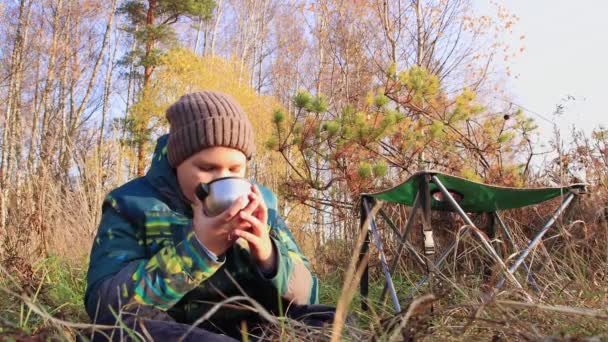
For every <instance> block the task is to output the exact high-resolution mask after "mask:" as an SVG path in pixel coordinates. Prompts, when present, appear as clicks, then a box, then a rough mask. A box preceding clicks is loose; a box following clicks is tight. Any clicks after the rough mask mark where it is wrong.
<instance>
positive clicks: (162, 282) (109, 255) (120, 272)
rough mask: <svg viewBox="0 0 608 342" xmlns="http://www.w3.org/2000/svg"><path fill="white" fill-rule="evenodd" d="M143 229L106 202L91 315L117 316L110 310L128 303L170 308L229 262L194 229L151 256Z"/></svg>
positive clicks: (95, 250) (91, 274) (92, 277)
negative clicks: (212, 253) (211, 250)
mask: <svg viewBox="0 0 608 342" xmlns="http://www.w3.org/2000/svg"><path fill="white" fill-rule="evenodd" d="M142 231H143V229H137V227H135V226H134V225H133V224H131V223H130V222H129V220H127V219H125V218H123V217H122V216H121V215H120V214H119V212H118V211H117V208H115V206H113V205H112V200H111V199H108V200H106V201H105V202H104V207H103V214H102V218H101V223H100V225H99V229H98V231H97V236H96V238H95V241H94V242H93V247H92V250H91V258H90V263H89V270H88V273H87V290H86V293H85V306H86V309H87V313H88V314H89V316H90V317H91V319H93V320H97V321H100V320H101V319H102V318H106V319H107V318H108V317H112V316H111V315H112V313H111V311H110V308H111V309H112V310H114V312H116V313H117V312H119V310H118V309H125V305H128V306H130V305H133V306H139V305H145V306H151V307H154V308H157V309H160V310H161V311H165V310H167V309H169V308H171V307H172V306H173V305H174V304H176V303H177V302H178V301H179V300H180V299H181V298H182V297H183V296H184V295H185V294H186V293H188V292H189V291H190V290H192V289H193V288H195V287H196V286H198V285H199V284H200V283H201V282H203V281H205V280H206V279H208V278H209V277H211V276H212V275H213V274H214V273H215V272H216V271H217V270H218V269H219V268H220V267H221V266H222V264H223V262H224V260H223V259H220V260H217V259H214V258H213V257H212V256H210V255H209V254H207V253H206V252H205V250H204V247H203V246H202V245H200V243H199V242H198V240H197V239H196V236H195V235H194V232H193V231H192V230H190V232H189V233H188V234H187V235H186V237H185V239H184V240H182V241H180V242H179V243H177V244H169V245H167V246H165V247H163V248H161V249H160V250H159V251H158V253H156V254H155V255H151V256H148V258H147V257H146V252H145V246H144V243H143V238H144V237H143V232H142ZM104 320H105V319H104Z"/></svg>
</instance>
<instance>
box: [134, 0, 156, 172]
mask: <svg viewBox="0 0 608 342" xmlns="http://www.w3.org/2000/svg"><path fill="white" fill-rule="evenodd" d="M155 11H156V0H148V13H147V16H146V29H147V30H148V31H147V32H148V37H147V39H146V54H145V60H149V57H150V54H151V53H152V49H154V41H155V37H154V35H153V34H152V32H151V28H152V26H153V25H154V15H155ZM153 71H154V68H153V66H152V65H150V64H149V63H148V64H146V65H145V66H144V84H143V93H142V96H143V98H144V99H145V98H146V97H147V95H148V94H147V93H148V83H149V81H150V78H151V77H152V72H153ZM141 119H142V120H141V122H139V123H138V124H139V129H138V131H139V132H137V133H138V134H137V135H138V137H137V139H138V143H139V144H138V146H137V175H138V176H143V175H144V172H145V169H146V164H145V162H146V144H147V140H148V137H147V132H146V130H147V129H148V120H147V119H144V118H141Z"/></svg>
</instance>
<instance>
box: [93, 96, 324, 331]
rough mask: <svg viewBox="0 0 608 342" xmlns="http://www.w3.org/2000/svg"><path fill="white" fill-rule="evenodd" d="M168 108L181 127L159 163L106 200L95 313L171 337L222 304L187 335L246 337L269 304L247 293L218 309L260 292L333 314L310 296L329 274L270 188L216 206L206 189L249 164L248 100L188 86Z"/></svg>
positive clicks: (96, 253) (278, 303) (163, 146)
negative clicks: (205, 202)
mask: <svg viewBox="0 0 608 342" xmlns="http://www.w3.org/2000/svg"><path fill="white" fill-rule="evenodd" d="M167 119H168V121H169V124H170V130H169V134H168V135H165V136H163V137H161V138H160V139H159V140H158V143H157V146H156V149H155V152H154V156H153V161H152V165H151V167H150V169H149V171H148V172H147V174H146V175H145V176H144V177H140V178H137V179H134V180H132V181H130V182H128V183H126V184H124V185H123V186H121V187H119V188H117V189H115V190H113V191H112V192H110V194H109V195H108V196H107V197H106V199H105V201H104V203H103V214H102V218H101V222H100V225H99V230H98V232H97V237H96V238H95V241H94V243H93V247H92V251H91V258H90V264H89V271H88V275H87V290H86V294H85V306H86V309H87V312H88V314H89V316H90V317H91V319H92V320H94V321H95V322H97V323H102V324H114V323H115V321H116V318H117V317H118V315H121V316H120V319H121V320H122V321H123V322H126V323H127V324H129V325H130V328H134V329H135V331H137V332H141V333H142V334H144V335H145V334H148V335H150V337H152V338H154V339H162V340H167V339H168V340H171V339H177V338H179V337H181V336H182V335H184V333H186V331H188V330H189V329H190V328H191V326H190V325H191V324H193V323H194V322H196V321H197V319H200V318H201V317H203V316H205V315H206V314H210V316H211V317H210V318H209V319H206V320H204V321H203V322H202V324H199V325H198V326H197V327H196V328H193V329H190V332H189V334H188V335H187V338H192V339H197V338H198V339H200V338H203V339H206V340H224V339H229V337H228V336H231V337H234V338H240V336H241V330H240V329H241V327H242V326H243V323H242V322H243V321H244V322H245V323H246V325H247V327H248V329H251V328H252V327H254V326H257V325H259V324H260V323H262V319H261V318H260V316H259V315H258V314H257V313H255V312H253V310H251V309H249V310H247V309H244V308H243V306H242V305H235V304H239V303H238V302H232V303H231V305H224V306H222V307H221V308H220V309H219V310H218V311H217V312H215V313H214V314H211V313H210V310H211V309H212V308H213V307H214V306H215V305H216V304H217V303H219V302H221V301H223V300H224V299H227V298H230V297H234V296H248V297H250V298H252V299H254V300H255V301H257V302H258V303H260V304H261V305H262V306H263V307H264V308H265V309H266V310H268V311H269V312H271V313H273V314H275V315H278V314H281V312H287V314H288V315H289V313H290V312H291V313H296V315H297V316H302V315H306V316H309V314H310V313H313V315H312V319H311V320H309V321H308V322H307V323H309V324H314V325H317V324H318V325H320V324H322V322H323V321H329V320H331V319H332V317H333V309H332V308H328V307H324V308H322V310H321V311H327V312H326V314H318V313H317V314H316V315H315V314H314V311H319V310H318V307H316V306H310V305H309V304H316V303H317V301H318V285H317V278H316V277H315V276H314V275H313V274H312V272H311V271H310V265H309V262H308V260H307V259H306V257H304V256H303V255H302V254H301V253H300V251H299V249H298V247H297V246H296V244H295V241H294V239H293V237H292V235H291V233H290V232H289V230H288V229H287V227H286V226H285V223H284V222H283V220H282V219H281V217H280V216H279V215H278V213H277V207H276V197H275V196H274V194H273V193H272V192H271V191H270V190H269V189H267V188H265V187H263V186H259V185H252V189H251V193H250V194H249V195H248V196H247V197H248V198H245V196H242V197H241V198H239V199H238V200H236V201H235V202H234V203H233V205H232V206H231V207H230V208H228V209H227V210H226V211H224V212H223V213H221V214H219V215H217V216H213V217H208V216H206V214H205V213H204V210H203V206H202V204H201V202H200V200H199V199H198V198H197V196H196V195H195V189H196V186H197V185H198V184H199V183H201V182H205V183H208V182H210V181H212V180H214V179H217V178H221V177H228V176H237V177H244V176H245V171H246V166H247V161H248V160H250V159H251V157H252V154H253V152H254V148H255V146H254V134H253V129H252V126H251V123H250V121H249V120H248V118H247V116H246V115H245V113H244V112H243V110H242V109H241V107H240V106H239V105H238V103H237V102H236V101H235V100H234V99H233V98H231V97H230V96H227V95H225V94H221V93H218V92H211V91H203V92H197V93H192V94H187V95H184V96H182V97H181V98H180V99H179V100H178V101H177V102H176V103H174V104H173V105H171V106H170V107H169V109H168V110H167ZM237 241H238V242H237ZM240 303H241V304H250V303H248V302H243V301H242V302H240ZM250 306H251V305H250ZM309 317H310V316H309ZM138 320H139V322H137V321H138ZM197 323H200V322H197ZM142 325H143V326H144V327H145V329H142V328H141V327H142ZM114 334H115V335H114V338H117V337H116V336H117V335H116V332H114ZM220 334H225V335H228V336H225V335H220ZM124 336H125V335H123V337H124ZM230 339H231V338H230Z"/></svg>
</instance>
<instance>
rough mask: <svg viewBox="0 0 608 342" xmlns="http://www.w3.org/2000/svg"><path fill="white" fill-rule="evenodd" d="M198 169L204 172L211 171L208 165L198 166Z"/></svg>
mask: <svg viewBox="0 0 608 342" xmlns="http://www.w3.org/2000/svg"><path fill="white" fill-rule="evenodd" d="M198 169H199V170H201V171H205V172H209V171H213V167H211V166H208V165H203V166H199V167H198Z"/></svg>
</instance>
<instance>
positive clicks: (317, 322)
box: [81, 305, 336, 342]
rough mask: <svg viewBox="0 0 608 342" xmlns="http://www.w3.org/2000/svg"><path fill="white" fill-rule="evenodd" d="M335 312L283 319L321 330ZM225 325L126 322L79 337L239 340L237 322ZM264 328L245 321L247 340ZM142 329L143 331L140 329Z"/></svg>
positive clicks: (314, 309) (313, 308)
mask: <svg viewBox="0 0 608 342" xmlns="http://www.w3.org/2000/svg"><path fill="white" fill-rule="evenodd" d="M335 310H336V309H335V307H332V306H326V305H295V306H294V305H292V306H291V307H290V308H289V310H288V312H287V315H286V316H287V317H289V318H291V319H295V320H298V321H300V322H302V323H304V324H306V325H308V326H310V327H322V326H323V325H324V324H331V323H332V322H333V319H334V314H335ZM226 323H232V324H231V325H229V324H226V326H232V327H234V328H229V329H226V328H225V327H223V328H218V327H212V326H205V328H201V327H196V328H193V329H191V328H192V326H191V325H188V324H182V323H178V322H175V321H169V320H157V319H140V320H135V319H125V322H124V324H125V325H126V327H127V328H126V329H125V328H124V327H123V328H115V329H113V330H112V329H110V330H105V331H103V333H101V331H96V332H94V333H91V332H89V333H84V332H83V333H82V335H81V336H82V338H83V339H86V340H88V339H89V338H91V337H92V339H91V340H92V341H108V340H112V341H132V340H137V339H138V337H143V338H144V339H145V340H149V339H150V338H152V339H153V340H155V341H177V340H179V339H180V338H183V339H182V341H212V342H216V341H217V342H219V341H238V340H240V339H241V331H240V330H239V329H238V326H239V324H238V322H226ZM264 325H265V321H264V320H263V318H261V317H259V319H258V320H257V321H255V320H248V322H247V327H248V331H250V332H252V336H251V337H249V339H250V340H256V337H255V335H257V334H256V333H255V331H259V330H262V329H264ZM142 326H143V327H144V329H142ZM189 330H190V331H189ZM128 331H130V332H131V334H129V332H128ZM188 331H189V332H188ZM134 332H136V333H137V334H135V333H134ZM186 333H187V335H186Z"/></svg>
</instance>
